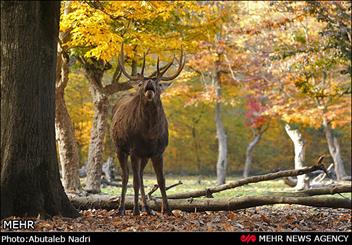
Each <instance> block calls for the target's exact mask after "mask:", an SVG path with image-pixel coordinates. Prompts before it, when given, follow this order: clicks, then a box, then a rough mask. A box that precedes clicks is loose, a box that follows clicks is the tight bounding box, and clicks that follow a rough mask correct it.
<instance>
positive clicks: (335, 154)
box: [323, 117, 346, 180]
mask: <svg viewBox="0 0 352 245" xmlns="http://www.w3.org/2000/svg"><path fill="white" fill-rule="evenodd" d="M323 127H324V129H325V137H326V141H327V142H328V147H329V152H330V155H331V157H332V159H333V160H334V167H335V172H336V177H337V180H342V179H343V178H344V177H346V170H345V166H344V163H343V160H342V156H341V148H340V144H339V142H338V139H337V137H336V136H335V135H334V134H333V130H332V128H331V125H330V123H329V122H328V120H327V118H326V117H324V118H323Z"/></svg>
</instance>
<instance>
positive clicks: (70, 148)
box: [55, 47, 81, 192]
mask: <svg viewBox="0 0 352 245" xmlns="http://www.w3.org/2000/svg"><path fill="white" fill-rule="evenodd" d="M68 62H69V57H68V55H67V54H65V53H64V51H63V50H61V49H60V47H59V52H58V62H57V71H56V72H57V73H58V74H57V78H56V93H55V95H56V96H55V102H56V109H55V129H56V140H57V144H58V148H59V149H58V150H59V159H60V164H61V169H62V177H63V185H64V188H65V190H66V192H79V191H80V187H81V186H80V179H79V153H78V147H77V142H76V139H75V135H74V128H73V124H72V121H71V118H70V116H69V114H68V111H67V107H66V103H65V99H64V95H65V88H66V85H67V82H68V74H69V65H68Z"/></svg>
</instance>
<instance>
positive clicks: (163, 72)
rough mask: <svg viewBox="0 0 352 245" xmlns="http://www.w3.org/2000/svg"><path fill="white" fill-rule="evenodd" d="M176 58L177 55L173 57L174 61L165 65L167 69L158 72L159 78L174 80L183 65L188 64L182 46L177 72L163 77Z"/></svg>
mask: <svg viewBox="0 0 352 245" xmlns="http://www.w3.org/2000/svg"><path fill="white" fill-rule="evenodd" d="M174 59H175V56H174V58H173V59H172V61H171V62H170V63H169V64H168V65H167V66H166V67H165V69H164V70H163V71H162V72H161V73H160V72H158V74H160V75H159V79H160V80H161V81H171V80H174V79H175V78H176V77H177V76H178V75H180V73H181V71H182V69H183V67H184V66H185V64H186V58H185V57H184V54H183V48H182V47H181V57H180V62H179V67H178V69H177V71H176V73H175V74H174V75H172V76H170V77H163V75H164V74H165V73H166V71H167V70H168V69H169V68H170V66H171V65H172V63H173V61H174Z"/></svg>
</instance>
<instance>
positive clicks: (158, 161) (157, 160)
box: [152, 155, 172, 215]
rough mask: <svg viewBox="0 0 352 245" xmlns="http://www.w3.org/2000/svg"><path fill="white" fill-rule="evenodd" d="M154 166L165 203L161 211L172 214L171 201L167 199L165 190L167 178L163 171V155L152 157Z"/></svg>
mask: <svg viewBox="0 0 352 245" xmlns="http://www.w3.org/2000/svg"><path fill="white" fill-rule="evenodd" d="M152 163H153V168H154V171H155V174H156V179H157V181H158V185H159V189H160V192H161V197H162V199H163V205H162V207H161V212H162V213H163V214H168V215H171V214H172V213H171V211H170V208H169V203H168V201H167V196H166V191H165V179H164V173H163V155H159V156H156V157H152Z"/></svg>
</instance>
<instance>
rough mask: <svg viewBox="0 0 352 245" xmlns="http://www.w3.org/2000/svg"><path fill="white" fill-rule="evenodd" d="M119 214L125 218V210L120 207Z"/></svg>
mask: <svg viewBox="0 0 352 245" xmlns="http://www.w3.org/2000/svg"><path fill="white" fill-rule="evenodd" d="M117 214H118V215H120V216H124V215H125V208H122V207H119V209H118V211H117Z"/></svg>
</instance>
